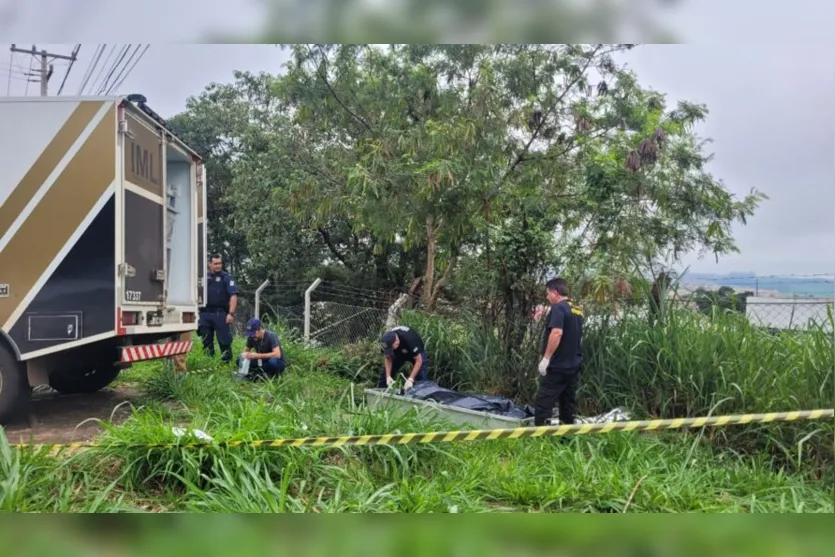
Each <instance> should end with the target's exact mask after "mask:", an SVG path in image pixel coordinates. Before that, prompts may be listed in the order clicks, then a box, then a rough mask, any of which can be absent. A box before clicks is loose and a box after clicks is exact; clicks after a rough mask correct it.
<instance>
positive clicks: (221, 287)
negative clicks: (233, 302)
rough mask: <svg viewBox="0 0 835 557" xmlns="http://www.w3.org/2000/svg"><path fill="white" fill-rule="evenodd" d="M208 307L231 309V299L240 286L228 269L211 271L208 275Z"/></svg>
mask: <svg viewBox="0 0 835 557" xmlns="http://www.w3.org/2000/svg"><path fill="white" fill-rule="evenodd" d="M206 280H208V284H207V285H206V290H207V292H206V297H207V298H208V299H207V300H206V309H207V310H210V311H229V299H230V298H231V297H232V296H235V295H236V294H237V293H238V287H237V286H235V281H234V280H233V279H232V275H230V274H229V273H227V272H226V271H221V272H219V273H217V274H214V273H209V275H208V276H207V277H206Z"/></svg>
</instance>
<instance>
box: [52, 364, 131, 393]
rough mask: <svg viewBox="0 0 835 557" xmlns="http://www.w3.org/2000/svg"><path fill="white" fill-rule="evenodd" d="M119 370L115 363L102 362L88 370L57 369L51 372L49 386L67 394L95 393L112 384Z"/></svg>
mask: <svg viewBox="0 0 835 557" xmlns="http://www.w3.org/2000/svg"><path fill="white" fill-rule="evenodd" d="M119 371H120V370H119V368H117V367H116V366H114V365H113V364H101V365H98V366H96V367H94V368H92V369H90V370H88V371H83V370H82V371H80V370H78V369H61V370H56V371H54V372H52V373H50V374H49V386H50V387H52V388H53V389H55V390H56V391H58V392H59V393H64V394H67V395H79V394H87V393H95V392H98V391H100V390H102V389H103V388H105V387H107V386H108V385H110V384H111V383H112V382H113V381H114V380H115V379H116V377H118V376H119Z"/></svg>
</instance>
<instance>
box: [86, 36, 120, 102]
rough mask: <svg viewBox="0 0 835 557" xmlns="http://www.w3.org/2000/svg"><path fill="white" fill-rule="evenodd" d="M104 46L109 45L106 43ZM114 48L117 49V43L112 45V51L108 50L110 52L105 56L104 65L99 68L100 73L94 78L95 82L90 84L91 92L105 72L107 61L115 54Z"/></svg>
mask: <svg viewBox="0 0 835 557" xmlns="http://www.w3.org/2000/svg"><path fill="white" fill-rule="evenodd" d="M104 46H105V48H106V47H107V45H104ZM114 50H116V45H115V44H114V45H112V46H111V47H110V52H108V53H107V58H105V59H104V65H103V66H102V67H101V68H100V69H99V73H98V74H97V75H96V78H95V79H94V80H93V82H92V83H93V84H92V85H91V86H90V89H89V91H90V92H91V93H92V92H93V90H94V89H95V88H96V82H97V81H99V78H101V76H102V73H103V72H104V69H105V67H107V62H108V61H109V60H110V57H111V56H113V51H114ZM103 53H104V51H102V54H103Z"/></svg>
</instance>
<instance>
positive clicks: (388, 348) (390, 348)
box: [380, 331, 397, 356]
mask: <svg viewBox="0 0 835 557" xmlns="http://www.w3.org/2000/svg"><path fill="white" fill-rule="evenodd" d="M396 338H397V335H395V334H394V332H392V331H388V332H386V333H383V338H381V339H380V347H381V348H382V349H383V354H385V355H386V356H392V355H394V341H395V339H396Z"/></svg>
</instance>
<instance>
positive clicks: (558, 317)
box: [534, 278, 584, 426]
mask: <svg viewBox="0 0 835 557" xmlns="http://www.w3.org/2000/svg"><path fill="white" fill-rule="evenodd" d="M545 288H546V291H547V293H546V298H547V299H548V302H549V303H550V304H551V313H550V315H549V316H548V320H547V322H546V325H545V330H544V335H543V339H542V345H543V346H542V359H541V360H540V362H539V374H540V375H541V377H540V379H539V390H538V391H537V393H536V398H535V399H534V425H536V426H541V425H547V422H548V420H550V419H551V416H552V415H553V413H554V404H555V403H557V401H559V419H560V425H564V424H573V423H574V418H575V416H576V413H577V387H578V386H579V383H580V372H581V369H582V366H583V352H582V350H581V344H582V340H583V319H584V318H583V309H582V307H580V305H579V304H577V303H575V302H574V301H572V300H571V298H570V297H569V290H568V284H567V283H566V281H565V280H564V279H562V278H555V279H551V280H549V281H548V282H547V283H546V285H545Z"/></svg>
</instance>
